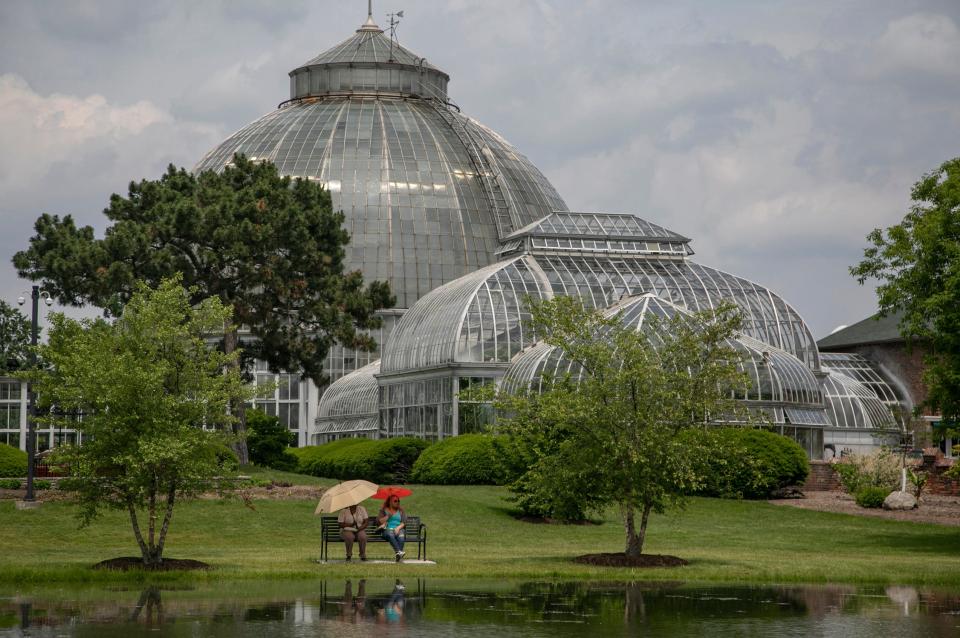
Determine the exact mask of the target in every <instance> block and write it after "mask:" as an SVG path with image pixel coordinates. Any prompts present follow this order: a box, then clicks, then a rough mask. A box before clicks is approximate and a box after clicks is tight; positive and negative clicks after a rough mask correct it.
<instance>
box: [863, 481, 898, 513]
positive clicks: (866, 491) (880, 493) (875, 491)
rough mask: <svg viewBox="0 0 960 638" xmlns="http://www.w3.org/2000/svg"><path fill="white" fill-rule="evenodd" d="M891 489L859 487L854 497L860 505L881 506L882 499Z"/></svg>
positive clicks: (888, 494)
mask: <svg viewBox="0 0 960 638" xmlns="http://www.w3.org/2000/svg"><path fill="white" fill-rule="evenodd" d="M892 491H893V490H891V489H890V488H887V487H877V486H868V487H863V488H860V491H858V492H857V494H856V496H855V497H854V498H855V499H856V501H857V505H859V506H860V507H873V508H876V507H883V501H884V500H886V498H887V497H888V496H890V492H892Z"/></svg>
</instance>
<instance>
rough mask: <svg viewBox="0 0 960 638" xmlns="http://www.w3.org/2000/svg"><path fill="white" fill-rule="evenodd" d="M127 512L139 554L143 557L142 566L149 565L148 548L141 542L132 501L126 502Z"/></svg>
mask: <svg viewBox="0 0 960 638" xmlns="http://www.w3.org/2000/svg"><path fill="white" fill-rule="evenodd" d="M127 511H128V512H129V513H130V524H131V525H133V535H134V536H136V537H137V545H139V546H140V554H141V555H142V556H143V564H144V565H149V564H150V548H149V547H147V544H146V542H144V540H143V534H142V533H140V522H139V521H138V520H137V508H136V507H134V506H133V501H127Z"/></svg>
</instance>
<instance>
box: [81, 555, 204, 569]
mask: <svg viewBox="0 0 960 638" xmlns="http://www.w3.org/2000/svg"><path fill="white" fill-rule="evenodd" d="M93 568H94V569H103V570H109V571H117V572H128V571H130V570H133V569H143V570H147V571H151V572H172V571H197V570H207V569H212V568H211V567H210V565H208V564H207V563H204V562H202V561H199V560H190V559H189V558H164V559H163V562H162V563H160V564H159V565H154V566H152V567H146V566H144V564H143V559H142V558H140V557H134V556H122V557H120V558H111V559H109V560H104V561H100V562H99V563H97V564H96V565H94V566H93Z"/></svg>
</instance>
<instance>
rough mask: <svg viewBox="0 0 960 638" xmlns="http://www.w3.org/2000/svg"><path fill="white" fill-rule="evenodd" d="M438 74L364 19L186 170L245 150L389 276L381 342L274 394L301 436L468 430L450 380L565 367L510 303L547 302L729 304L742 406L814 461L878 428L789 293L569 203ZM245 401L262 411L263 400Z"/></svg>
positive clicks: (515, 380)
mask: <svg viewBox="0 0 960 638" xmlns="http://www.w3.org/2000/svg"><path fill="white" fill-rule="evenodd" d="M450 81H451V78H450V76H449V75H447V74H446V73H445V72H443V71H442V70H440V69H439V68H438V67H436V66H434V65H433V64H431V63H429V62H427V60H426V59H425V58H423V57H421V56H418V55H417V54H415V53H413V52H412V51H410V50H408V49H406V48H404V47H402V46H400V45H399V44H398V43H397V42H395V41H392V40H391V38H390V37H388V36H387V35H385V34H384V32H383V30H382V29H381V28H380V27H378V26H377V25H376V24H375V23H374V21H373V18H372V15H370V16H368V19H367V21H366V23H365V24H363V25H362V26H361V27H360V28H359V29H358V30H357V31H356V32H355V33H354V34H353V35H352V36H351V37H349V38H348V39H346V40H345V41H343V42H341V43H340V44H338V45H336V46H335V47H333V48H331V49H329V50H327V51H325V52H324V53H321V54H320V55H318V56H316V57H314V58H312V59H310V60H308V61H307V62H305V63H304V64H302V65H300V66H299V67H297V68H295V69H294V70H293V71H291V72H290V97H289V99H287V100H286V101H284V102H282V103H281V104H280V105H279V107H278V108H277V109H276V110H274V111H272V112H270V113H268V114H266V115H264V116H263V117H261V118H260V119H258V120H256V121H255V122H253V123H251V124H249V125H248V126H246V127H244V128H243V129H241V130H239V131H237V132H236V133H234V134H233V135H231V136H230V137H229V138H228V139H226V140H225V141H224V142H223V143H221V144H220V145H219V146H217V147H216V148H214V149H213V150H211V151H210V152H209V153H207V155H206V156H205V157H204V158H203V159H202V160H201V161H200V162H199V163H198V164H197V166H196V167H195V170H197V171H203V170H223V168H224V167H225V166H226V165H227V164H228V163H229V162H230V161H231V158H232V157H233V155H234V154H235V153H244V154H246V155H247V156H248V157H250V158H253V159H260V160H269V161H271V162H274V163H275V164H276V165H277V167H278V169H279V170H280V172H281V173H282V174H286V175H291V176H295V177H302V178H305V179H310V180H315V181H317V182H320V183H322V184H323V185H324V186H326V188H327V189H328V190H329V191H330V193H331V196H332V199H333V205H334V207H335V208H338V209H342V210H343V211H344V213H345V216H346V227H347V230H348V231H349V232H350V235H351V238H352V240H351V245H350V246H349V247H348V249H347V265H348V267H351V268H356V269H359V270H361V271H362V273H363V275H364V277H366V278H367V279H381V280H386V281H388V282H389V283H390V285H391V288H392V290H393V292H394V294H395V295H396V296H397V308H394V309H391V310H388V311H386V312H384V327H383V328H382V329H381V331H380V333H379V335H375V336H377V341H378V343H379V344H380V350H379V351H378V352H375V353H359V352H355V351H352V350H349V349H346V348H341V347H336V348H333V349H332V350H331V352H330V354H329V356H328V359H327V362H326V366H325V368H326V370H327V371H328V374H329V375H330V377H331V380H332V381H333V383H332V385H330V386H329V387H328V388H326V389H323V390H321V389H318V388H316V387H314V386H313V385H312V384H310V383H309V382H305V381H301V382H299V383H300V386H301V387H300V388H299V389H298V390H297V391H296V392H293V391H292V390H288V391H287V392H286V393H285V396H286V397H287V400H288V401H290V400H299V401H300V403H299V406H300V407H299V412H297V413H296V415H295V416H294V410H293V409H288V410H287V412H286V413H285V414H286V415H287V417H286V418H285V419H284V422H285V423H286V424H287V425H289V426H290V427H291V429H295V430H298V433H299V444H300V445H305V444H317V443H322V442H325V441H328V440H332V439H337V438H341V437H346V436H372V437H379V436H398V435H406V436H411V435H412V436H419V437H424V438H428V439H438V438H443V437H447V436H455V435H458V434H462V433H465V432H471V431H475V430H476V429H478V428H479V427H480V426H481V425H482V423H484V422H485V421H486V420H487V419H488V418H489V410H490V408H489V406H487V405H483V404H476V403H471V402H469V401H465V400H461V399H460V397H461V393H462V391H463V390H464V389H466V388H469V387H471V386H474V385H477V384H501V383H508V384H512V386H513V387H520V386H524V387H530V386H531V385H535V384H536V383H537V381H538V379H539V373H540V372H542V371H543V370H544V369H549V368H552V369H556V368H558V367H560V366H563V365H564V361H563V357H562V356H560V354H558V353H556V352H552V351H550V350H549V349H548V348H545V347H544V346H543V345H542V344H538V343H537V342H536V338H535V335H533V334H531V333H530V332H529V330H528V329H527V327H526V325H525V320H526V319H527V313H526V310H525V308H524V299H525V298H526V297H527V296H529V297H532V298H535V299H546V298H550V297H552V296H555V295H577V296H579V297H581V298H582V299H583V300H585V302H586V303H588V304H589V305H590V306H592V307H596V308H605V309H606V308H609V309H610V311H611V312H620V313H621V316H622V317H623V320H624V321H630V322H636V323H637V325H640V324H642V322H643V317H644V316H646V315H647V314H649V313H655V314H656V315H658V316H670V315H672V314H674V313H677V312H686V311H698V310H702V309H707V308H711V307H714V306H715V305H716V304H717V303H719V302H721V301H723V300H732V301H733V302H735V303H736V304H737V305H738V306H739V307H740V308H741V309H742V311H743V313H744V317H745V327H744V330H743V334H742V335H741V337H740V338H739V339H738V341H737V344H736V347H737V348H738V349H740V350H741V351H742V352H743V353H744V354H745V359H744V361H745V363H744V365H745V366H746V369H747V371H748V372H749V373H750V376H751V378H752V379H753V384H752V388H751V390H750V392H748V393H747V394H746V395H745V396H743V397H741V399H742V400H743V401H745V402H747V404H748V405H749V406H751V407H752V408H755V409H758V410H763V411H764V412H765V413H766V414H767V415H768V416H769V418H770V420H771V421H772V422H773V423H774V424H776V427H778V428H779V429H780V430H781V431H782V432H783V433H784V434H788V435H790V436H793V437H794V438H796V439H797V440H798V441H800V442H801V443H802V444H803V445H804V446H805V447H806V448H807V449H808V451H809V452H810V454H811V455H814V456H819V454H820V451H821V449H822V446H823V444H824V443H825V442H829V441H830V440H831V437H833V436H834V434H835V433H837V432H839V433H842V434H843V435H844V436H845V437H846V439H844V440H845V441H852V440H854V439H857V437H860V438H861V439H862V440H863V441H866V440H868V439H872V436H871V435H872V433H874V432H876V431H879V430H884V429H886V428H889V427H890V426H892V424H893V422H892V419H891V417H890V412H889V410H886V412H884V410H885V409H886V404H884V400H885V399H884V398H883V397H880V398H878V395H877V391H878V387H874V386H871V385H869V384H867V383H865V382H863V380H860V379H857V378H854V377H853V376H850V375H851V374H852V371H851V368H850V366H849V365H848V364H850V362H849V361H847V362H837V361H833V360H831V361H830V363H829V365H828V364H827V362H825V361H824V360H823V359H822V358H821V355H820V353H819V352H818V349H817V346H816V342H815V340H814V339H813V336H812V335H811V333H810V331H809V329H808V328H807V326H806V324H805V323H804V321H803V319H802V318H801V317H800V315H799V314H798V313H797V312H796V311H795V310H794V309H793V308H792V307H790V305H789V304H787V303H786V302H785V301H784V300H783V299H781V298H780V297H779V296H777V295H776V294H774V293H773V292H771V291H770V290H768V289H766V288H764V287H763V286H760V285H758V284H756V283H754V282H752V281H749V280H747V279H744V278H741V277H737V276H734V275H731V274H728V273H725V272H722V271H719V270H716V269H714V268H710V267H708V266H704V265H701V264H698V263H696V262H695V261H693V260H692V259H691V256H692V255H693V250H692V249H691V248H690V242H691V240H690V239H688V238H686V237H684V236H682V235H679V234H677V233H675V232H673V231H671V230H668V229H666V228H663V227H661V226H658V225H656V224H653V223H650V222H647V221H644V220H642V219H640V218H638V217H636V216H633V215H625V214H610V213H573V212H569V211H568V208H567V206H566V204H565V203H564V201H563V199H562V198H561V197H560V195H559V194H558V192H557V190H556V189H555V188H554V187H553V186H552V185H551V184H550V182H549V181H548V180H547V178H546V177H544V175H543V174H542V173H541V172H540V171H539V170H538V169H537V168H536V167H535V166H534V165H533V164H532V163H531V162H530V161H529V160H528V159H527V158H526V157H525V156H524V155H522V154H521V153H520V152H519V151H517V150H516V149H515V148H514V147H513V146H511V145H510V144H509V143H508V142H507V141H506V140H504V139H503V138H502V137H501V136H500V135H498V134H497V133H495V132H494V131H492V130H490V129H489V128H487V127H485V126H483V125H482V124H480V123H479V122H477V121H476V120H473V119H471V118H469V117H467V116H466V115H464V114H463V113H462V112H461V111H460V109H459V108H458V107H457V106H456V105H455V104H454V103H453V101H452V100H451V99H450V98H449V96H448V93H447V89H448V85H449V83H450ZM844 366H846V367H844ZM260 376H261V375H259V374H258V375H257V377H258V379H259V377H260ZM264 376H265V378H264V379H263V380H264V381H266V382H272V381H275V379H273V378H266V376H267V375H264ZM288 378H289V377H288ZM880 382H881V383H883V381H882V379H881V380H880ZM887 390H889V388H886V389H885V390H883V391H887ZM277 392H280V393H282V392H283V389H282V388H281V389H280V390H277ZM294 395H295V397H294ZM891 396H892V391H891ZM276 400H277V401H282V400H283V397H282V396H280V395H277V397H276ZM894 400H896V399H894ZM257 405H258V406H260V407H264V408H265V409H267V411H268V412H270V411H271V409H270V406H271V405H272V404H271V403H270V400H266V401H265V402H264V404H263V405H261V402H260V400H259V399H258V400H257ZM279 407H281V408H282V407H283V406H282V405H280V406H279ZM288 408H291V406H288ZM274 413H277V414H280V412H279V411H277V412H274ZM858 440H859V439H858Z"/></svg>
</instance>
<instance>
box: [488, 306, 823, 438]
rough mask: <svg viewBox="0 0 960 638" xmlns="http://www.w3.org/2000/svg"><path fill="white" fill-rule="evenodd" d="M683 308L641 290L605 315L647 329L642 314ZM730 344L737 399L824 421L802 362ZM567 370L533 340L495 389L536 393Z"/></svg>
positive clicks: (795, 419) (795, 418)
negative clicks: (740, 381) (740, 375)
mask: <svg viewBox="0 0 960 638" xmlns="http://www.w3.org/2000/svg"><path fill="white" fill-rule="evenodd" d="M685 312H686V311H685V310H684V309H683V308H680V307H679V306H677V305H675V304H673V303H670V302H669V301H667V300H665V299H661V298H659V297H657V296H656V295H652V294H646V295H642V296H638V297H631V298H628V299H624V300H622V301H621V302H619V303H617V304H615V305H613V306H611V307H610V308H609V309H608V310H607V311H606V314H607V315H608V316H613V315H617V316H619V319H620V321H621V322H622V323H623V324H624V325H627V326H633V327H634V328H635V329H637V330H647V329H650V326H651V324H652V322H651V321H650V320H649V319H648V317H656V318H657V319H667V320H668V319H670V318H672V317H674V316H676V315H677V314H678V313H685ZM730 346H731V347H732V348H734V349H735V350H737V351H738V352H740V353H741V355H742V357H743V359H742V361H741V364H740V368H741V370H742V371H743V372H745V373H746V374H747V376H748V378H749V379H750V387H749V388H748V389H747V391H746V392H745V393H744V394H743V395H742V396H738V397H737V398H738V399H740V400H742V401H745V402H747V405H753V406H755V407H757V408H759V409H762V410H763V411H764V412H765V413H766V414H767V415H768V416H769V417H770V419H771V421H772V422H773V423H777V424H783V423H785V422H789V423H792V424H794V425H797V424H802V425H813V426H820V427H822V426H824V425H827V417H826V413H825V412H824V409H823V396H822V394H821V392H820V387H819V384H818V381H817V377H816V375H814V373H813V372H812V371H811V370H810V368H808V367H807V366H806V365H804V364H803V362H801V361H800V360H799V359H797V358H796V357H794V356H793V355H791V354H789V353H787V352H784V351H783V350H779V349H777V348H772V347H771V346H769V345H767V344H765V343H763V342H760V341H757V340H756V339H752V338H750V337H747V336H741V337H739V338H737V339H735V340H732V341H731V342H730ZM567 373H569V374H571V375H572V376H573V377H574V378H577V376H578V374H579V373H580V370H579V368H578V366H577V365H576V364H574V362H572V361H571V360H570V359H568V358H567V357H566V354H565V353H564V352H563V351H562V350H559V349H558V348H555V347H553V346H550V345H547V344H544V343H538V344H536V345H534V346H532V347H530V348H528V349H527V350H525V351H524V352H523V353H521V354H519V355H517V356H516V357H514V359H513V361H511V363H510V367H509V368H508V369H507V371H506V373H505V374H504V377H503V382H502V385H501V387H502V388H503V389H504V390H506V391H508V392H514V393H515V392H520V391H524V390H526V389H528V388H529V389H532V390H534V391H541V390H542V389H543V383H544V381H545V379H544V375H545V374H546V376H547V377H548V378H550V377H557V376H560V375H564V374H567Z"/></svg>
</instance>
